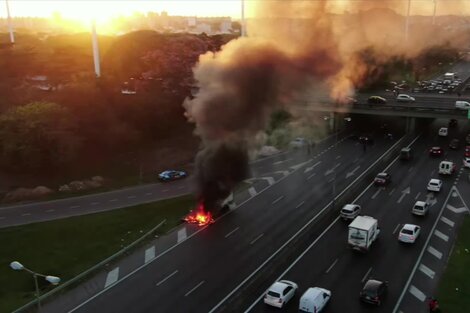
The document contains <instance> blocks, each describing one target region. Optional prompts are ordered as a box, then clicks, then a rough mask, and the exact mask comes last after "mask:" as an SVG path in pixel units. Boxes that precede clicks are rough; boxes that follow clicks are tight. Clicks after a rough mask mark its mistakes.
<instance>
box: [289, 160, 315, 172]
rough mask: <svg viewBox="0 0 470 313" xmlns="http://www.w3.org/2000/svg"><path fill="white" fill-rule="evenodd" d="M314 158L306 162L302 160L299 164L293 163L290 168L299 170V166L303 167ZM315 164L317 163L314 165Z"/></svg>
mask: <svg viewBox="0 0 470 313" xmlns="http://www.w3.org/2000/svg"><path fill="white" fill-rule="evenodd" d="M311 161H312V160H308V161H305V162H302V163H299V164H296V165H293V166H291V167H290V168H291V169H292V170H294V171H296V170H298V169H299V168H301V167H302V166H304V165H305V164H307V163H310V162H311ZM314 166H315V165H314Z"/></svg>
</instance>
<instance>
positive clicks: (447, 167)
mask: <svg viewBox="0 0 470 313" xmlns="http://www.w3.org/2000/svg"><path fill="white" fill-rule="evenodd" d="M455 170H456V165H455V164H454V162H451V161H442V162H441V163H439V174H442V175H451V174H453V173H454V172H455Z"/></svg>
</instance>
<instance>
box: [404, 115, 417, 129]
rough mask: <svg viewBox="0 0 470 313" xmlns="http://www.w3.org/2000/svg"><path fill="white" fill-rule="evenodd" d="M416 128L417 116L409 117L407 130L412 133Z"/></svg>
mask: <svg viewBox="0 0 470 313" xmlns="http://www.w3.org/2000/svg"><path fill="white" fill-rule="evenodd" d="M415 129H416V118H415V117H409V116H408V117H407V118H406V132H407V133H412V132H414V131H415Z"/></svg>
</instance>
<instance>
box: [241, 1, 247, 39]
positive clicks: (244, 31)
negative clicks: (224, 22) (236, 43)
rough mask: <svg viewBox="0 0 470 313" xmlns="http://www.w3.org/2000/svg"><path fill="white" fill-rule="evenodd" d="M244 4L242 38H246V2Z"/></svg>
mask: <svg viewBox="0 0 470 313" xmlns="http://www.w3.org/2000/svg"><path fill="white" fill-rule="evenodd" d="M241 2H242V25H241V26H242V37H246V21H245V0H241Z"/></svg>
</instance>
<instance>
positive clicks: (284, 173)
mask: <svg viewBox="0 0 470 313" xmlns="http://www.w3.org/2000/svg"><path fill="white" fill-rule="evenodd" d="M274 174H282V175H283V176H284V177H286V176H287V175H289V171H275V172H274Z"/></svg>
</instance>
